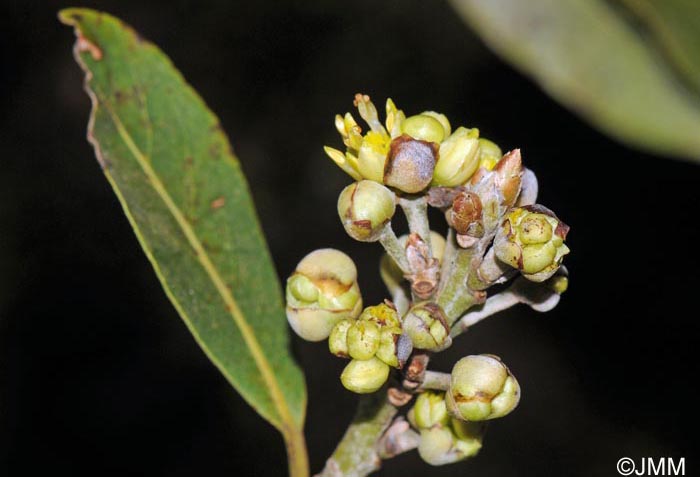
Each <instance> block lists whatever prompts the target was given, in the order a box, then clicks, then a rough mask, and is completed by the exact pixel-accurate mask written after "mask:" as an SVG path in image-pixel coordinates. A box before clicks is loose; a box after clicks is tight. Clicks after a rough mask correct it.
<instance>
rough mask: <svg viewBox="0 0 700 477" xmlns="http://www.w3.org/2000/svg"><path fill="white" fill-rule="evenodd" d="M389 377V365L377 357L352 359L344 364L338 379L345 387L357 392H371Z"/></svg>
mask: <svg viewBox="0 0 700 477" xmlns="http://www.w3.org/2000/svg"><path fill="white" fill-rule="evenodd" d="M388 378H389V365H387V364H386V363H384V362H383V361H381V360H379V359H377V358H370V359H367V360H359V359H353V360H352V361H350V362H349V363H348V365H347V366H345V369H344V370H343V373H342V374H341V375H340V381H341V382H342V383H343V386H345V388H346V389H348V390H350V391H352V392H355V393H358V394H367V393H373V392H374V391H376V390H377V389H379V388H381V387H382V385H383V384H384V383H385V382H386V380H387V379H388Z"/></svg>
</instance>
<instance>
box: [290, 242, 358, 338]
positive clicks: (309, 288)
mask: <svg viewBox="0 0 700 477" xmlns="http://www.w3.org/2000/svg"><path fill="white" fill-rule="evenodd" d="M286 301H287V306H286V312H287V320H288V321H289V324H290V326H291V327H292V329H293V330H294V331H295V332H296V333H297V334H298V335H299V336H300V337H302V338H303V339H305V340H308V341H321V340H324V339H326V338H328V336H329V334H330V332H331V330H332V329H333V327H334V326H335V324H336V323H338V322H339V321H341V320H345V319H351V320H353V319H355V318H357V316H358V315H359V314H360V312H361V311H362V296H361V295H360V288H359V286H358V284H357V269H356V268H355V264H354V263H353V261H352V259H351V258H350V257H348V256H347V255H345V254H344V253H343V252H341V251H339V250H334V249H331V248H326V249H320V250H315V251H313V252H311V253H310V254H308V255H307V256H306V257H304V258H303V259H302V260H301V261H300V262H299V264H298V265H297V268H296V270H295V271H294V273H293V274H292V275H291V276H290V277H289V278H288V279H287V289H286Z"/></svg>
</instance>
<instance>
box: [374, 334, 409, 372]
mask: <svg viewBox="0 0 700 477" xmlns="http://www.w3.org/2000/svg"><path fill="white" fill-rule="evenodd" d="M400 339H401V328H398V327H390V328H389V327H385V328H382V330H381V333H380V336H379V348H377V353H376V356H377V358H379V359H381V360H382V361H384V362H385V363H386V364H388V365H389V366H391V367H392V368H400V367H402V366H403V363H402V360H401V359H399V358H400V357H399V340H400Z"/></svg>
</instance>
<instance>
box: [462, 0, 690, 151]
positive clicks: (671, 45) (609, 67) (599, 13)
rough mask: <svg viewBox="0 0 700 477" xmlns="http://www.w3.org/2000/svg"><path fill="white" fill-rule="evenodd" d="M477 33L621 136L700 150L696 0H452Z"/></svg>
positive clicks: (653, 146) (662, 147) (647, 145)
mask: <svg viewBox="0 0 700 477" xmlns="http://www.w3.org/2000/svg"><path fill="white" fill-rule="evenodd" d="M451 3H452V5H453V6H454V7H455V9H456V10H457V11H458V12H459V13H460V14H461V15H462V16H463V17H464V19H465V21H467V23H468V24H469V25H471V27H472V28H473V29H474V30H475V31H476V32H477V33H478V34H479V35H480V36H481V37H482V38H483V39H484V41H485V42H486V43H487V44H488V45H489V46H490V47H491V48H493V49H494V51H496V52H497V53H498V54H500V55H501V56H502V57H503V58H505V59H506V60H508V61H510V62H511V63H512V64H513V65H514V66H515V67H516V68H518V69H520V70H521V71H523V72H524V73H526V74H527V75H529V76H531V77H532V78H533V79H534V80H535V81H537V82H538V83H539V85H540V86H541V87H542V88H543V89H544V90H545V91H546V92H547V93H549V94H550V95H551V96H553V97H554V98H555V99H556V100H558V101H560V102H561V103H563V104H564V105H566V106H568V107H569V108H571V109H572V110H574V111H575V112H577V113H578V114H580V115H581V116H583V117H584V118H585V119H587V120H588V121H590V122H591V123H592V124H593V125H594V126H596V127H597V128H599V129H601V130H602V131H604V132H607V133H608V134H610V135H612V136H614V137H616V138H618V139H619V140H621V141H623V142H625V143H628V144H630V145H634V146H636V147H639V148H643V149H646V150H649V151H652V152H656V153H661V154H666V155H670V156H676V157H684V158H690V159H694V160H696V161H698V160H700V2H698V1H697V0H621V1H620V2H617V3H614V2H607V1H603V0H566V1H561V0H528V1H522V0H489V1H480V0H451Z"/></svg>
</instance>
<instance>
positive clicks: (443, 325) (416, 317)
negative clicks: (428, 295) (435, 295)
mask: <svg viewBox="0 0 700 477" xmlns="http://www.w3.org/2000/svg"><path fill="white" fill-rule="evenodd" d="M403 330H404V332H405V333H406V334H407V335H408V336H409V337H410V338H411V341H412V342H413V346H414V347H416V348H418V349H425V350H430V351H439V350H442V349H444V348H447V347H448V346H449V345H450V344H451V343H452V340H451V338H450V328H449V325H448V324H447V319H446V318H445V313H444V312H443V311H442V308H440V306H439V305H437V304H436V303H432V302H424V303H419V304H417V305H414V306H413V307H412V308H411V309H410V310H408V313H407V314H406V316H405V317H404V320H403Z"/></svg>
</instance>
